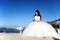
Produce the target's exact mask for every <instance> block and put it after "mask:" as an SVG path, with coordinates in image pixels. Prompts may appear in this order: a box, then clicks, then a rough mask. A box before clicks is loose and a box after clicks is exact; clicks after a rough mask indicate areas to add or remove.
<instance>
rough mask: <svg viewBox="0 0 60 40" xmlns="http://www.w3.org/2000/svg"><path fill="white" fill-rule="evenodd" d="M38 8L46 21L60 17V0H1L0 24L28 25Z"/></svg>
mask: <svg viewBox="0 0 60 40" xmlns="http://www.w3.org/2000/svg"><path fill="white" fill-rule="evenodd" d="M36 9H38V10H39V11H40V14H41V16H42V20H43V21H44V22H47V21H53V20H56V19H60V1H59V0H0V26H5V25H11V26H20V25H28V24H30V23H31V22H32V19H33V16H34V14H35V10H36Z"/></svg>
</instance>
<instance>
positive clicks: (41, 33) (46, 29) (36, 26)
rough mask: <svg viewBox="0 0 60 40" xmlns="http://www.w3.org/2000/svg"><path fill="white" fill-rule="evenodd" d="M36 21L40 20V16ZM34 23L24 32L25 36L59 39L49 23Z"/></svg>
mask: <svg viewBox="0 0 60 40" xmlns="http://www.w3.org/2000/svg"><path fill="white" fill-rule="evenodd" d="M34 19H35V20H37V21H38V20H40V17H39V16H35V17H34ZM37 21H34V22H32V23H31V24H30V25H28V27H27V28H26V29H25V30H24V32H23V36H29V37H57V36H58V34H57V33H56V31H55V29H54V28H53V27H52V26H51V25H50V24H48V23H45V22H42V21H41V22H37Z"/></svg>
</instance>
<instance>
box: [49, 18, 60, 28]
mask: <svg viewBox="0 0 60 40" xmlns="http://www.w3.org/2000/svg"><path fill="white" fill-rule="evenodd" d="M48 23H49V24H51V25H52V26H53V27H54V28H59V27H60V19H58V20H54V21H51V22H48Z"/></svg>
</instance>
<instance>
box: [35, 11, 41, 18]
mask: <svg viewBox="0 0 60 40" xmlns="http://www.w3.org/2000/svg"><path fill="white" fill-rule="evenodd" d="M35 12H37V13H38V16H40V18H41V15H40V12H39V10H36V11H35ZM34 16H36V14H35V15H34Z"/></svg>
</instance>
